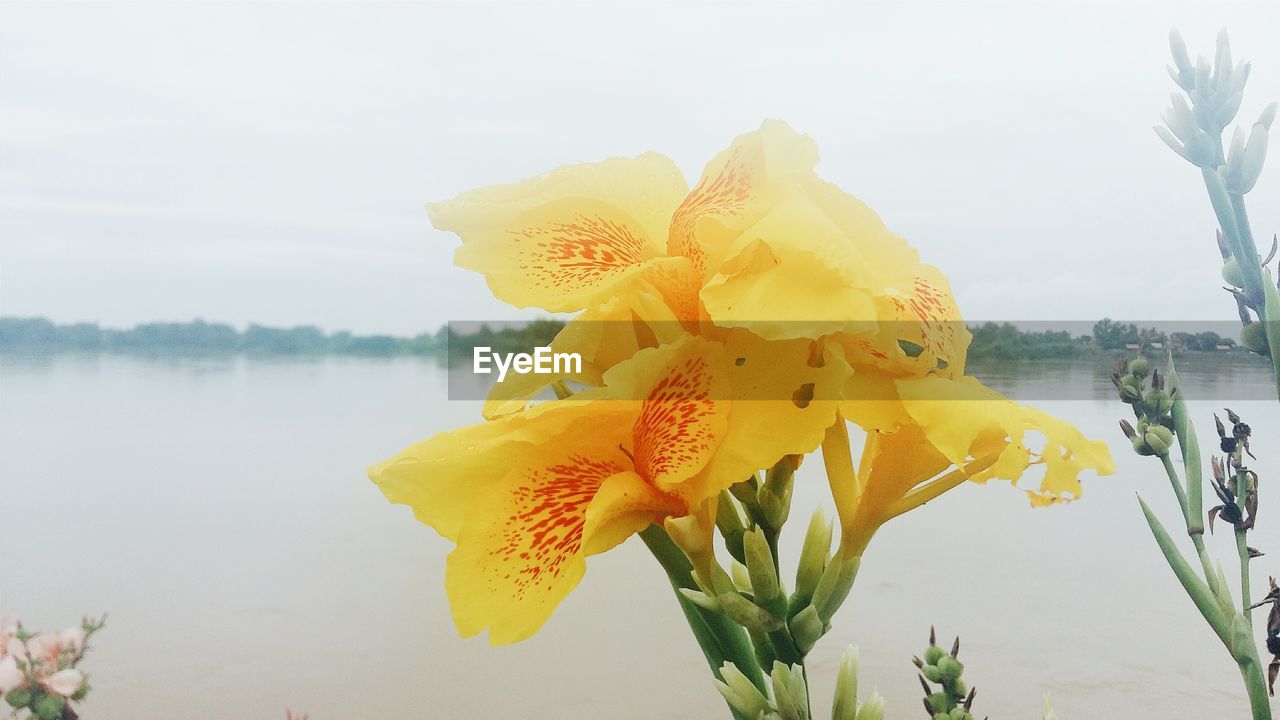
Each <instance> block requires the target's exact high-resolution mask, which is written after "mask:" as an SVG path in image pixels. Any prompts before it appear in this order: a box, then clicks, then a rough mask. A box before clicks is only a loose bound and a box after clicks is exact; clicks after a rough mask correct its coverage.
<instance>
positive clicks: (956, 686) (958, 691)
mask: <svg viewBox="0 0 1280 720" xmlns="http://www.w3.org/2000/svg"><path fill="white" fill-rule="evenodd" d="M967 692H969V686H967V685H965V684H964V680H960V679H959V678H957V679H956V680H954V681H952V683H951V693H952V694H953V695H955V696H956V698H958V699H963V698H964V694H965V693H967Z"/></svg>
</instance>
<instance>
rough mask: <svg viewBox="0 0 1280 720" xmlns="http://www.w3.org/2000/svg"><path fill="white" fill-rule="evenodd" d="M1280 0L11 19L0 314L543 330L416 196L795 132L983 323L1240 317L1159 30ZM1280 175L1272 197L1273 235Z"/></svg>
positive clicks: (208, 10)
mask: <svg viewBox="0 0 1280 720" xmlns="http://www.w3.org/2000/svg"><path fill="white" fill-rule="evenodd" d="M1278 5H1280V3H1275V2H1268V3H1254V4H1243V3H1242V4H1224V3H1213V4H1208V3H1198V4H1178V3H1171V2H1167V1H1161V2H1151V3H1114V2H1105V3H1102V2H1100V3H1089V4H1068V3H1046V2H1029V1H1028V0H1019V1H1018V2H1013V3H1008V4H981V5H979V4H963V6H962V3H928V4H916V3H892V4H888V3H886V4H865V3H853V2H843V3H838V4H832V5H820V6H818V5H799V4H792V3H783V4H776V3H775V4H752V3H732V2H717V3H696V2H683V3H678V4H669V5H668V4H661V3H655V2H653V1H652V0H647V1H645V2H639V3H635V4H625V5H623V4H616V3H604V2H575V3H546V2H539V3H526V4H518V5H517V4H484V3H479V2H465V3H459V4H450V5H446V4H410V3H394V4H391V3H387V4H382V3H379V4H365V3H354V2H351V3H327V4H303V3H279V4H263V3H236V4H229V3H228V4H224V3H184V4H168V3H166V4H143V3H130V4H114V3H112V4H81V3H74V4H58V3H53V2H48V1H47V0H45V1H42V2H30V3H13V2H6V3H4V4H0V313H3V314H5V315H46V316H49V317H51V318H54V319H55V320H58V321H82V320H88V321H97V322H100V323H103V324H106V325H111V326H123V325H130V324H133V323H136V322H142V321H149V320H186V319H191V318H195V317H202V318H205V319H207V320H217V321H225V322H230V323H234V324H238V325H243V324H245V323H248V322H250V321H255V322H260V323H267V324H277V325H292V324H303V323H313V324H317V325H320V326H322V327H325V328H328V329H339V328H347V329H352V330H355V331H358V332H391V333H412V332H417V331H420V330H423V329H428V328H434V327H436V326H438V325H439V324H440V323H442V322H445V321H446V320H450V319H489V318H495V319H496V318H507V317H520V316H521V314H520V313H519V312H517V311H513V310H510V309H507V308H506V307H505V306H503V305H501V304H499V303H498V302H497V301H495V300H493V299H492V298H491V297H490V296H489V293H488V292H487V290H486V288H485V285H484V283H483V281H482V280H481V279H480V278H479V277H478V276H476V275H473V274H472V273H469V272H467V271H464V270H460V269H456V268H453V267H452V265H451V259H452V251H453V248H454V246H455V245H456V243H457V241H456V239H455V238H454V237H453V236H452V235H449V234H446V233H441V232H437V231H435V230H434V229H432V228H431V226H430V224H429V222H428V221H427V218H426V215H425V212H424V210H423V205H424V204H425V203H426V202H428V201H432V200H439V199H444V198H447V197H450V196H452V195H455V194H457V193H459V192H462V191H465V190H468V189H470V188H473V187H476V186H480V185H486V184H491V183H498V182H510V181H514V180H517V179H520V178H523V177H527V176H530V175H534V174H537V173H540V172H542V171H545V170H548V169H551V168H553V167H555V166H557V165H561V164H565V163H572V162H582V161H591V160H597V159H601V158H604V157H608V156H610V155H630V154H636V153H639V152H642V151H645V150H657V151H659V152H663V153H665V154H667V155H670V156H671V157H672V158H674V159H675V161H676V162H677V163H678V164H679V165H680V167H681V168H682V169H684V171H685V172H686V174H687V175H689V176H690V177H696V175H697V174H698V173H699V172H700V171H701V168H702V165H703V163H704V162H705V161H706V160H707V159H708V158H710V157H711V156H712V155H713V154H714V153H716V152H717V151H719V150H720V149H722V148H723V147H724V146H725V145H726V144H727V143H728V142H729V141H730V140H731V139H732V138H733V137H734V136H735V135H737V134H739V133H742V132H745V131H748V130H752V129H754V128H755V127H757V126H758V125H759V123H760V121H761V120H762V119H764V118H770V117H776V118H782V119H784V120H786V121H787V122H789V123H791V124H792V125H793V126H794V127H795V128H797V129H798V130H800V131H802V132H805V133H808V134H810V135H811V136H813V137H814V138H815V139H816V140H817V141H818V143H819V146H820V147H821V150H822V162H821V164H820V165H819V172H820V173H821V174H822V175H823V176H824V177H826V178H828V179H830V180H833V181H835V182H837V183H838V184H840V185H841V186H842V187H844V188H845V189H846V190H848V191H850V192H852V193H854V194H855V195H858V196H860V197H861V198H863V199H864V200H866V201H868V202H869V203H870V204H871V205H872V206H873V207H874V208H876V209H877V210H878V211H879V212H880V213H881V215H882V216H883V217H884V218H885V220H886V222H887V223H888V224H889V226H890V227H892V228H893V229H894V230H896V231H897V232H899V233H901V234H902V235H905V236H906V237H907V238H908V239H909V240H911V242H913V243H914V244H915V245H916V246H917V247H918V248H919V249H920V250H921V252H922V253H923V255H924V256H925V258H926V259H927V260H929V261H931V262H933V263H935V264H937V265H939V266H941V267H942V268H943V269H944V271H945V272H946V273H947V274H948V275H949V276H950V277H951V279H952V283H953V284H954V286H955V290H956V293H957V295H958V297H959V299H960V306H961V309H962V310H963V311H964V312H965V315H966V317H968V318H970V319H999V320H1006V319H1007V320H1024V319H1026V320H1030V319H1038V320H1044V319H1052V320H1066V319H1072V320H1080V319H1090V320H1091V319H1094V318H1097V317H1101V316H1102V315H1110V316H1112V317H1126V318H1132V319H1156V320H1158V319H1224V318H1225V319H1230V318H1231V317H1232V316H1233V312H1234V311H1233V309H1232V307H1231V305H1230V304H1229V303H1228V302H1227V298H1226V297H1225V295H1224V293H1222V291H1221V290H1218V289H1217V285H1218V280H1217V275H1218V269H1217V257H1218V256H1217V250H1216V249H1215V247H1214V243H1213V239H1212V233H1213V227H1214V225H1213V220H1212V215H1211V212H1210V210H1209V208H1208V202H1207V200H1206V199H1205V197H1204V191H1203V186H1202V185H1201V184H1200V180H1199V177H1198V174H1197V172H1196V171H1195V170H1194V168H1192V167H1191V166H1190V165H1188V164H1186V163H1185V162H1184V161H1183V160H1181V159H1180V158H1178V157H1177V156H1175V155H1173V154H1172V153H1171V152H1170V151H1169V150H1168V149H1166V148H1165V147H1164V146H1163V145H1162V144H1161V143H1160V142H1159V140H1158V139H1157V138H1156V137H1155V135H1154V134H1153V133H1152V131H1151V126H1152V125H1153V124H1154V123H1155V122H1157V120H1158V117H1159V114H1160V112H1161V111H1162V110H1163V108H1164V107H1165V105H1166V104H1167V103H1168V93H1169V92H1170V91H1171V90H1172V89H1173V86H1172V83H1171V82H1170V80H1169V78H1168V77H1167V75H1166V74H1165V69H1164V66H1165V64H1166V62H1167V58H1168V50H1167V46H1166V33H1167V31H1168V29H1169V28H1170V27H1171V26H1177V27H1179V28H1181V29H1182V30H1183V32H1184V34H1185V35H1186V36H1187V40H1188V43H1189V44H1190V46H1191V48H1192V52H1193V53H1195V52H1205V53H1208V54H1211V53H1212V43H1213V38H1214V35H1215V34H1216V32H1217V30H1218V29H1219V28H1221V27H1224V26H1226V27H1228V28H1229V29H1230V31H1231V34H1232V40H1233V49H1234V51H1235V54H1236V56H1237V57H1245V58H1250V59H1252V60H1253V61H1254V72H1253V75H1252V78H1251V80H1250V83H1249V88H1248V91H1247V94H1246V100H1245V104H1244V108H1243V110H1242V113H1241V119H1242V120H1245V121H1246V122H1247V123H1252V121H1253V119H1254V118H1255V117H1256V116H1257V114H1258V112H1259V111H1260V110H1261V108H1262V107H1263V106H1264V105H1265V104H1266V102H1268V101H1270V100H1273V99H1280V8H1278V7H1277V6H1278ZM1277 191H1280V160H1274V161H1273V167H1272V168H1271V170H1270V171H1269V172H1266V173H1264V176H1263V180H1262V182H1261V183H1259V185H1258V186H1257V188H1256V190H1255V191H1254V193H1253V194H1252V195H1251V196H1250V197H1251V198H1252V200H1253V204H1252V207H1251V212H1252V214H1253V217H1254V221H1255V227H1256V229H1257V230H1258V232H1259V234H1265V235H1267V236H1269V235H1270V234H1271V232H1272V231H1273V230H1275V229H1277V228H1280V203H1278V202H1277V201H1278V200H1280V197H1277Z"/></svg>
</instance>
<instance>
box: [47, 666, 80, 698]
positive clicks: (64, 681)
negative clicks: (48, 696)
mask: <svg viewBox="0 0 1280 720" xmlns="http://www.w3.org/2000/svg"><path fill="white" fill-rule="evenodd" d="M40 682H41V684H42V685H44V687H45V689H46V690H48V691H49V692H51V693H54V694H57V695H61V696H62V697H71V696H72V695H75V694H76V691H77V690H79V689H80V686H81V685H83V684H84V673H82V672H80V671H79V670H76V669H75V668H67V669H66V670H59V671H58V672H56V673H54V674H52V675H50V676H49V677H47V678H44V679H43V680H41V681H40Z"/></svg>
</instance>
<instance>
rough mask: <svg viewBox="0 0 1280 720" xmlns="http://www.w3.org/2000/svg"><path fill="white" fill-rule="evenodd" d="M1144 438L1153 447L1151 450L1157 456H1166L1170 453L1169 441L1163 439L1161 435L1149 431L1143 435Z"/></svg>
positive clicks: (1148, 445)
mask: <svg viewBox="0 0 1280 720" xmlns="http://www.w3.org/2000/svg"><path fill="white" fill-rule="evenodd" d="M1142 439H1143V440H1146V443H1147V447H1149V448H1151V452H1152V453H1154V454H1155V455H1156V456H1157V457H1164V456H1165V455H1168V454H1169V443H1167V442H1165V441H1164V440H1161V439H1160V436H1159V435H1157V434H1155V433H1154V432H1148V433H1147V434H1146V435H1143V436H1142Z"/></svg>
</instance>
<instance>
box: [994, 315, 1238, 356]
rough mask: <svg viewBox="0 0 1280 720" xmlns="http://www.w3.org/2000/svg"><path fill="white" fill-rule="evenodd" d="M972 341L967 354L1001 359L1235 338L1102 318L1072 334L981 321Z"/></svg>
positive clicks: (1212, 346) (1214, 345) (1199, 348)
mask: <svg viewBox="0 0 1280 720" xmlns="http://www.w3.org/2000/svg"><path fill="white" fill-rule="evenodd" d="M969 330H970V331H971V332H972V333H973V344H972V345H970V346H969V355H970V356H972V357H977V358H995V359H1000V360H1016V359H1028V360H1035V359H1039V358H1070V357H1078V356H1081V355H1086V354H1090V353H1096V352H1098V351H1112V350H1132V349H1135V348H1138V347H1146V348H1148V349H1157V350H1164V349H1169V350H1173V351H1175V352H1187V351H1190V352H1223V351H1229V350H1235V349H1236V341H1235V340H1233V339H1231V338H1229V337H1223V336H1221V335H1219V334H1218V333H1216V332H1213V331H1201V332H1195V333H1191V332H1173V333H1167V334H1166V333H1165V332H1163V331H1161V330H1157V329H1156V328H1143V327H1139V326H1138V325H1135V324H1134V323H1122V322H1116V321H1114V320H1111V319H1110V318H1104V319H1102V320H1099V321H1098V322H1096V323H1094V325H1093V332H1091V333H1089V334H1087V335H1085V334H1080V335H1073V334H1071V333H1070V332H1068V331H1065V330H1043V331H1036V330H1023V329H1021V328H1018V327H1017V326H1015V325H1012V324H1010V323H993V322H989V323H982V324H981V325H974V326H971V327H970V328H969Z"/></svg>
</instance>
